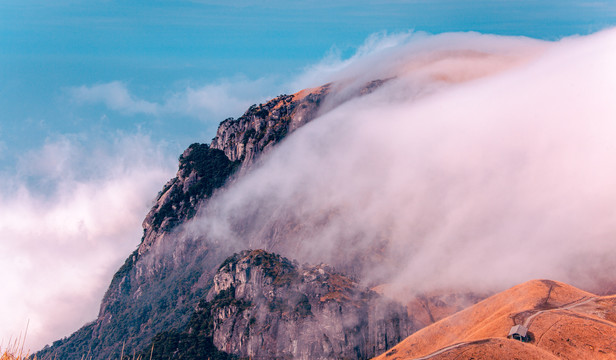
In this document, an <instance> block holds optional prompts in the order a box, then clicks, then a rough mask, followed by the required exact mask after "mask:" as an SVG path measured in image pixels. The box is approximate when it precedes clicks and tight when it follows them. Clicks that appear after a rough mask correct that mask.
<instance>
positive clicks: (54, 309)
mask: <svg viewBox="0 0 616 360" xmlns="http://www.w3.org/2000/svg"><path fill="white" fill-rule="evenodd" d="M82 140H83V139H79V138H76V137H66V136H64V137H59V138H55V139H53V140H50V141H48V142H47V143H46V144H45V145H44V146H43V147H42V148H41V149H39V150H36V151H32V152H30V153H27V154H24V155H23V157H22V158H21V159H20V163H19V166H18V171H17V173H16V174H10V175H9V174H4V182H3V187H2V189H1V192H0V204H2V206H0V234H2V241H0V283H2V287H3V291H2V292H3V296H2V298H1V299H0V319H2V326H1V327H0V345H1V346H3V347H4V346H7V344H8V342H9V340H10V339H11V338H12V339H13V340H14V339H15V338H16V337H17V336H19V334H20V333H23V332H24V331H25V330H26V325H27V323H28V322H29V328H28V335H27V342H26V345H27V348H30V349H37V348H40V347H42V346H43V345H45V344H47V343H50V342H51V341H53V340H57V339H58V338H59V337H60V336H66V335H69V334H70V333H71V332H72V331H74V330H75V329H77V328H78V327H79V326H81V325H83V324H84V323H86V322H88V321H91V320H92V319H94V318H95V317H96V314H97V310H98V306H99V304H100V300H101V298H102V296H103V293H104V291H105V289H106V288H107V286H108V285H109V282H110V281H111V276H112V275H113V273H114V272H115V271H116V270H117V268H118V267H119V266H120V264H121V262H122V261H123V258H125V257H126V256H127V255H128V254H129V253H130V252H131V251H132V250H134V249H135V247H136V246H137V245H138V243H139V239H140V237H141V234H142V229H141V226H140V225H141V221H142V220H143V217H144V216H145V214H146V212H147V211H148V209H149V207H150V206H151V202H152V199H153V196H154V195H155V194H156V192H157V191H158V190H160V188H161V186H162V185H163V184H164V183H165V181H167V180H168V178H169V177H170V176H171V175H172V174H173V172H174V167H175V159H174V158H173V157H171V158H169V157H168V155H167V153H168V151H167V150H166V149H164V148H162V147H161V146H160V145H157V144H154V143H152V142H151V141H150V140H149V138H148V137H147V136H143V135H122V134H119V135H118V136H117V139H116V140H115V141H114V142H113V143H105V142H99V143H96V141H92V139H90V140H88V141H85V142H84V141H82Z"/></svg>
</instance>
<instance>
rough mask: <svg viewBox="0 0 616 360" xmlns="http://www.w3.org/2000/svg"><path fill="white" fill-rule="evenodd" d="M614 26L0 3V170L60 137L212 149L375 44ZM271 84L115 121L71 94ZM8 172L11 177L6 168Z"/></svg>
mask: <svg viewBox="0 0 616 360" xmlns="http://www.w3.org/2000/svg"><path fill="white" fill-rule="evenodd" d="M615 23H616V4H615V3H614V2H611V1H592V2H583V1H569V0H566V1H528V0H522V1H504V0H496V1H451V0H436V1H420V0H415V1H395V0H392V1H346V0H345V1H335V2H332V1H320V0H319V1H302V2H290V1H275V0H272V1H260V2H254V1H233V2H227V1H167V0H159V1H116V0H104V1H99V0H95V1H88V2H85V1H76V0H58V1H53V2H49V1H42V0H40V1H36V0H5V1H3V2H2V3H1V4H0V48H1V49H2V51H1V53H0V79H1V82H0V109H2V111H1V113H0V144H2V145H1V147H0V149H1V150H0V161H1V162H0V164H3V165H4V166H3V168H4V169H5V170H6V169H10V168H11V167H12V166H13V165H14V164H15V159H16V156H17V155H18V154H19V153H21V152H23V151H24V150H27V149H31V148H38V147H40V146H41V145H42V144H43V143H44V141H45V139H49V138H50V137H54V136H57V135H58V134H81V135H84V134H86V135H85V136H87V137H89V136H90V134H94V133H96V134H104V133H110V132H111V133H113V132H114V131H117V130H121V131H125V132H135V131H140V132H145V133H147V134H149V135H151V136H152V137H153V138H154V139H156V140H163V139H164V140H166V141H168V142H169V143H172V144H174V146H175V148H174V149H175V150H174V151H179V150H180V149H181V148H182V147H185V146H186V145H187V144H189V143H191V142H194V141H208V140H209V139H210V138H211V137H212V136H213V134H214V130H215V126H216V125H217V124H218V123H219V122H220V121H221V120H223V119H224V118H225V117H227V116H238V115H240V114H241V111H242V108H241V107H242V106H244V103H253V102H257V101H259V100H263V99H264V98H266V97H269V96H273V95H277V94H278V93H280V92H290V91H296V90H299V89H287V88H285V80H286V79H289V78H292V77H293V76H294V75H295V74H297V73H300V72H301V71H302V69H303V68H305V67H306V66H309V65H311V64H314V63H316V62H318V61H319V60H320V59H322V58H323V57H324V56H326V55H327V54H328V53H329V52H331V51H332V49H334V50H335V51H337V53H338V54H339V55H340V56H342V57H345V56H348V55H350V54H351V53H353V51H354V50H355V49H356V48H357V47H358V46H359V45H361V43H362V42H363V41H364V39H366V38H367V37H368V36H369V35H370V34H372V33H375V32H381V31H386V32H389V33H396V32H404V31H409V30H415V31H427V32H430V33H440V32H448V31H478V32H484V33H486V32H487V33H496V34H506V35H524V36H531V37H538V38H542V39H558V38H560V37H563V36H567V35H572V34H587V33H590V32H594V31H597V30H599V29H601V28H605V27H607V26H610V25H613V24H615ZM257 79H267V80H268V81H265V82H262V83H261V85H260V87H261V89H259V90H260V91H262V93H261V94H259V93H256V90H255V93H250V94H245V95H244V96H243V97H242V100H243V102H242V103H241V104H236V107H235V108H229V109H228V112H227V113H225V112H224V111H216V112H214V113H212V114H207V113H204V114H202V115H201V116H196V115H195V114H194V113H192V114H187V113H183V112H182V111H164V112H162V113H161V112H157V113H156V114H153V113H150V114H145V113H140V112H130V111H129V112H126V111H124V112H123V111H118V109H117V108H116V109H113V108H109V106H106V105H105V104H104V103H100V102H96V101H92V102H89V103H86V104H84V103H83V102H80V101H75V99H74V98H73V97H72V96H71V92H70V89H72V88H74V87H79V86H95V85H97V84H98V85H100V84H107V83H111V82H114V81H117V82H120V83H121V84H122V85H123V86H124V88H125V89H126V90H127V91H129V92H130V94H131V96H133V97H134V98H138V99H143V100H146V101H149V102H153V103H155V102H164V99H165V97H169V96H170V94H174V93H181V92H182V91H184V90H185V89H186V88H188V87H190V88H193V89H196V88H200V87H203V86H206V85H208V84H217V83H218V84H219V83H220V82H226V83H227V84H229V85H231V83H240V84H242V82H244V84H248V85H247V86H256V85H254V84H252V85H250V82H251V81H254V80H257ZM7 167H8V168H7Z"/></svg>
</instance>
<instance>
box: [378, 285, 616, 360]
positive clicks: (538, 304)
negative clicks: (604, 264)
mask: <svg viewBox="0 0 616 360" xmlns="http://www.w3.org/2000/svg"><path fill="white" fill-rule="evenodd" d="M615 306H616V297H615V296H606V297H599V296H596V295H594V294H591V293H588V292H585V291H582V290H579V289H577V288H574V287H572V286H570V285H567V284H563V283H560V282H556V281H550V280H533V281H529V282H526V283H524V284H521V285H518V286H515V287H513V288H511V289H509V290H506V291H503V292H501V293H499V294H496V295H494V296H492V297H490V298H488V299H486V300H484V301H481V302H479V303H477V304H476V305H474V306H471V307H470V308H468V309H466V310H463V311H460V312H458V313H456V314H454V315H452V316H449V317H447V318H445V319H443V320H441V321H438V322H437V323H435V324H433V325H431V326H428V327H426V328H424V329H422V330H420V331H418V332H416V333H414V334H413V335H411V336H409V337H408V338H406V339H405V340H403V341H402V342H400V343H399V344H398V345H396V346H395V347H394V348H392V349H390V350H389V351H387V352H385V353H384V354H382V355H381V356H379V357H377V358H376V359H388V360H393V359H424V358H430V359H458V358H459V359H471V358H480V359H516V358H519V359H549V358H550V356H548V355H547V354H552V355H551V356H553V357H554V358H561V359H616V323H615V322H614V321H616V308H615ZM518 324H521V325H525V326H527V327H528V330H529V334H530V337H531V341H530V342H529V343H522V342H519V341H517V340H509V339H507V338H506V337H507V334H508V332H509V329H510V328H511V327H512V326H513V325H518Z"/></svg>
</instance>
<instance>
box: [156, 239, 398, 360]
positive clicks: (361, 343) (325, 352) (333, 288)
mask: <svg viewBox="0 0 616 360" xmlns="http://www.w3.org/2000/svg"><path fill="white" fill-rule="evenodd" d="M408 325H409V322H408V317H407V314H406V310H405V309H404V307H403V306H401V305H399V304H397V303H395V302H392V301H390V300H386V299H384V298H382V297H380V296H379V295H378V294H377V293H375V292H373V291H370V290H368V289H365V288H363V287H361V286H360V285H359V284H358V283H356V282H355V281H353V280H352V279H350V278H348V277H346V276H344V275H343V274H340V273H337V272H335V271H334V270H333V269H331V268H330V267H328V266H327V265H324V264H321V265H317V266H309V265H302V266H300V265H299V264H297V263H294V262H291V261H290V260H288V259H286V258H283V257H281V256H279V255H276V254H271V253H267V252H265V251H263V250H254V251H243V252H241V253H238V254H235V255H233V256H231V257H229V258H228V259H227V260H225V261H224V262H223V264H222V265H221V266H220V268H219V269H218V271H217V273H216V275H214V279H213V287H212V288H211V289H210V292H209V294H208V295H207V297H206V298H204V299H203V300H202V301H201V303H200V305H199V307H198V308H197V310H196V312H195V314H194V315H193V318H192V320H191V322H190V326H189V327H188V328H187V329H186V330H185V331H184V332H183V333H180V334H165V335H163V336H159V337H158V338H157V339H155V341H154V342H153V344H152V346H151V348H150V349H154V350H151V353H152V356H153V358H157V359H158V358H160V359H163V358H178V359H180V358H186V357H187V355H186V354H187V353H188V352H194V351H193V350H194V348H182V346H181V345H180V343H179V342H177V341H175V340H174V339H177V338H184V339H190V338H191V337H192V338H193V340H192V343H194V344H197V343H198V341H196V339H200V340H201V342H203V343H208V344H213V345H214V346H215V347H216V348H217V349H220V350H223V351H224V353H227V354H231V355H232V356H237V357H240V358H252V359H274V358H293V359H366V358H369V357H372V356H374V355H377V354H379V353H381V352H383V351H385V350H386V349H387V348H388V347H390V346H392V345H393V344H396V343H398V342H399V341H400V340H401V339H402V338H404V336H405V335H406V334H408V333H409V329H408ZM201 352H204V351H203V350H202V351H201ZM227 354H220V353H219V354H218V355H217V356H218V357H221V356H222V357H224V356H229V355H227ZM144 355H145V354H144ZM210 356H211V355H210Z"/></svg>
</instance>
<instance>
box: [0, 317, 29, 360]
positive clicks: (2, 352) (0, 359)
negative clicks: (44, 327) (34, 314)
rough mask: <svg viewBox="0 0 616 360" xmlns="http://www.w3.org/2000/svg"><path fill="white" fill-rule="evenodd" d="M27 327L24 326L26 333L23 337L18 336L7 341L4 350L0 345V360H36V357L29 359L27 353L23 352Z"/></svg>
mask: <svg viewBox="0 0 616 360" xmlns="http://www.w3.org/2000/svg"><path fill="white" fill-rule="evenodd" d="M28 325H29V323H28ZM28 325H26V331H25V332H24V334H23V336H22V335H19V337H18V338H16V339H14V340H9V344H8V345H7V346H6V348H4V347H3V346H2V344H0V360H26V359H27V360H36V356H33V357H31V356H30V354H29V353H28V351H26V352H24V344H25V342H26V335H27V333H28Z"/></svg>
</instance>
